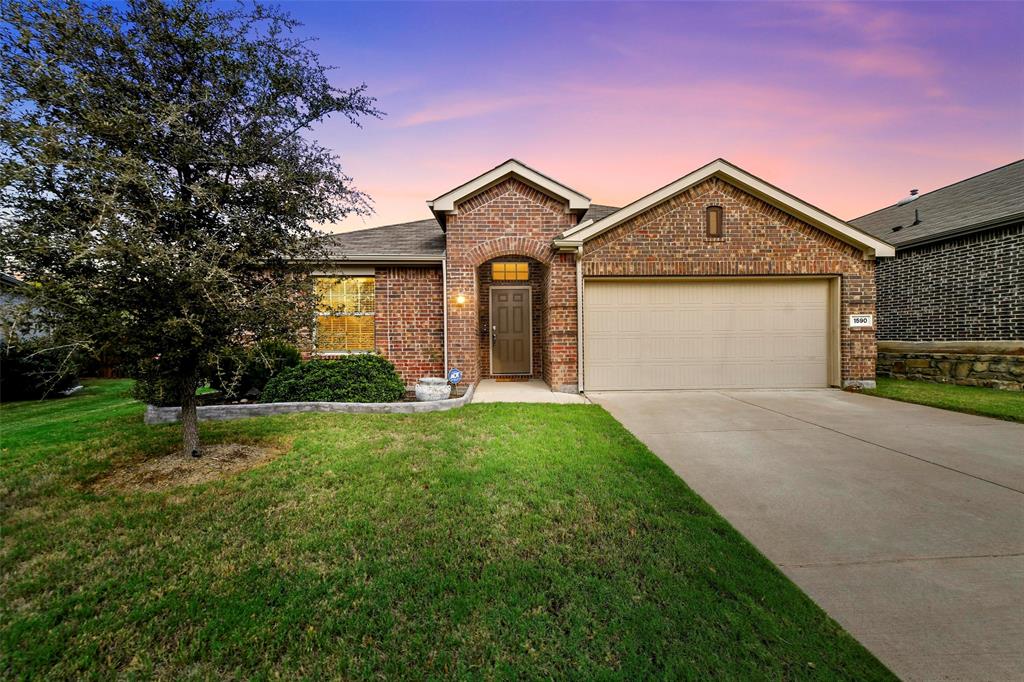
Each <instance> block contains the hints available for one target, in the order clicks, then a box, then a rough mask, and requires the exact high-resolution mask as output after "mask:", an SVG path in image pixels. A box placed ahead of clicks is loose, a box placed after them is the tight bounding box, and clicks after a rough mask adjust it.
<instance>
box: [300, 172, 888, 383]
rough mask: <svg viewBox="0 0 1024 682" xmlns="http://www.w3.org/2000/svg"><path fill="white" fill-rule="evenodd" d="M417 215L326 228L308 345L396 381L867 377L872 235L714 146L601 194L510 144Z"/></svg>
mask: <svg viewBox="0 0 1024 682" xmlns="http://www.w3.org/2000/svg"><path fill="white" fill-rule="evenodd" d="M427 203H428V206H429V208H430V210H431V212H432V213H433V218H431V219H429V220H419V221H415V222H410V223H402V224H398V225H388V226H384V227H378V228H371V229H366V230H359V231H356V232H348V233H342V234H336V235H332V236H331V237H330V239H329V252H328V260H327V262H325V263H324V265H323V267H322V270H321V271H320V272H319V273H318V274H319V275H321V276H322V278H323V279H322V280H321V291H322V292H324V296H325V308H324V311H323V313H322V314H321V316H320V317H319V321H318V325H317V331H316V333H315V335H314V336H315V350H316V352H318V353H321V354H324V355H328V356H329V355H331V354H336V353H347V352H365V351H376V352H379V353H381V354H383V355H385V356H386V357H388V358H390V359H391V360H392V361H393V362H394V363H395V365H396V367H397V368H398V371H399V372H400V373H401V375H402V377H403V378H404V379H405V381H406V383H407V384H413V383H415V381H416V379H417V378H419V377H421V376H442V375H444V374H445V372H446V371H447V370H448V369H449V368H451V367H458V368H460V369H461V370H462V371H463V373H464V376H465V378H466V380H467V381H469V382H476V381H478V380H480V379H481V378H487V377H494V376H506V375H507V376H532V377H536V378H541V379H543V380H544V381H545V382H546V383H547V384H548V385H550V386H551V387H552V388H553V389H554V390H559V391H570V392H575V391H582V390H584V389H587V390H628V389H635V390H640V389H681V388H749V387H814V386H846V385H856V384H867V385H870V384H873V382H874V377H875V356H876V349H875V332H874V329H873V327H871V326H863V325H851V324H850V323H851V319H850V318H851V316H861V315H874V314H875V288H874V267H875V257H876V256H891V255H892V254H893V249H892V247H891V246H890V245H889V244H887V243H886V242H885V241H884V240H881V239H877V238H876V237H873V236H871V235H869V234H867V233H865V232H863V231H860V230H858V229H856V228H854V227H852V226H851V225H849V224H848V223H845V222H843V221H841V220H839V219H837V218H835V217H833V216H831V215H829V214H827V213H825V212H823V211H821V210H820V209H817V208H815V207H813V206H811V205H809V204H807V203H805V202H803V201H801V200H799V199H797V198H796V197H794V196H792V195H790V194H787V193H785V192H783V191H782V190H779V189H778V188H776V187H773V186H772V185H769V184H768V183H766V182H764V181H763V180H760V179H758V178H756V177H754V176H752V175H750V174H749V173H746V172H745V171H743V170H741V169H739V168H737V167H736V166H733V165H731V164H729V163H727V162H725V161H722V160H717V161H713V162H712V163H710V164H708V165H706V166H704V167H702V168H699V169H697V170H696V171H693V172H692V173H689V174H687V175H685V176H683V177H682V178H680V179H679V180H677V181H675V182H673V183H671V184H669V185H666V186H665V187H662V188H661V189H659V190H656V191H655V192H653V193H651V194H648V195H646V196H644V197H642V198H640V199H638V200H637V201H635V202H633V203H631V204H629V205H628V206H625V207H622V208H617V207H611V206H602V205H597V204H592V203H591V201H590V199H589V198H588V197H586V196H584V195H583V194H580V193H579V192H577V191H576V190H574V189H572V188H570V187H568V186H566V185H563V184H561V183H559V182H557V181H555V180H553V179H552V178H550V177H548V176H545V175H543V174H542V173H539V172H537V171H536V170H534V169H532V168H530V167H528V166H526V165H525V164H522V163H520V162H518V161H515V160H510V161H507V162H505V163H503V164H501V165H500V166H497V167H496V168H494V169H492V170H490V171H488V172H486V173H484V174H483V175H480V176H478V177H476V178H473V179H472V180H470V181H469V182H466V183H465V184H463V185H460V186H459V187H456V188H455V189H453V190H451V191H449V192H446V193H445V194H442V195H441V196H439V197H438V198H436V199H434V200H433V201H429V202H427Z"/></svg>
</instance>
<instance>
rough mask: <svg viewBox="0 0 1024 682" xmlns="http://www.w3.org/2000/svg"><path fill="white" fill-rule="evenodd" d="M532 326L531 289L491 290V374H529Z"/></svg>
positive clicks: (509, 288) (495, 288)
mask: <svg viewBox="0 0 1024 682" xmlns="http://www.w3.org/2000/svg"><path fill="white" fill-rule="evenodd" d="M532 342H533V326H532V315H531V310H530V287H493V286H492V287H491V374H529V373H530V370H531V368H532V366H533V359H532V353H533V348H532Z"/></svg>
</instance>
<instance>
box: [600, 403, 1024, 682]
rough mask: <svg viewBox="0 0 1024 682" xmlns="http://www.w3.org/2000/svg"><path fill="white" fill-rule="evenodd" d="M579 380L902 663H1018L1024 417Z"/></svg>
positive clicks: (908, 666) (989, 671) (989, 673)
mask: <svg viewBox="0 0 1024 682" xmlns="http://www.w3.org/2000/svg"><path fill="white" fill-rule="evenodd" d="M588 396H589V398H590V399H591V400H592V401H594V402H596V403H598V404H600V405H602V406H603V407H604V408H605V409H607V410H608V411H609V412H611V413H612V414H613V415H614V416H615V417H616V418H617V419H618V420H619V421H620V422H622V423H623V424H624V425H625V426H626V427H628V428H629V429H630V430H631V431H632V432H633V433H635V434H636V435H637V436H638V437H639V438H640V439H641V440H642V441H644V442H645V443H646V444H647V445H648V447H650V448H651V450H653V451H654V452H655V453H657V454H658V456H660V457H661V458H662V459H663V460H664V461H665V462H666V463H667V464H668V465H669V466H670V467H672V469H674V470H675V472H676V473H677V474H679V476H681V477H682V478H683V480H685V481H686V482H687V483H688V484H689V485H690V486H691V487H692V488H693V489H694V490H696V491H697V492H698V493H699V494H700V495H701V496H703V497H704V499H705V500H707V501H708V502H709V503H711V505H713V506H714V507H715V508H716V509H717V510H718V511H719V512H720V513H721V514H722V515H723V516H725V517H726V518H727V519H728V520H729V521H730V522H731V523H732V524H733V525H734V526H735V527H736V528H737V529H739V531H740V532H742V533H743V534H744V535H745V536H746V537H747V538H748V539H750V541H751V542H753V543H754V544H755V545H756V546H757V547H758V548H759V549H760V550H761V551H762V552H763V553H764V554H765V555H766V556H767V557H768V558H769V559H770V560H771V561H773V562H775V563H776V564H777V565H778V566H779V567H780V568H781V569H782V570H783V571H784V572H785V573H786V574H787V575H788V576H789V577H790V578H791V579H792V580H793V581H794V582H796V583H797V584H798V585H799V586H800V587H801V588H802V589H803V590H804V591H805V592H807V594H809V595H810V596H811V597H812V598H813V599H814V600H815V601H816V602H817V603H818V604H820V605H821V606H822V608H824V609H825V610H826V611H827V612H828V613H829V615H831V616H832V617H833V618H835V619H836V620H837V621H838V622H839V623H841V624H842V625H843V626H844V627H845V628H846V629H847V630H848V631H849V632H850V633H851V634H853V635H854V636H855V637H856V638H857V639H859V640H860V641H861V642H863V643H864V645H865V646H867V647H868V648H869V649H870V650H871V651H872V652H874V653H875V655H876V656H878V657H879V658H880V659H881V660H882V661H883V662H884V663H885V664H886V665H888V666H889V667H890V668H891V669H892V670H893V671H894V672H895V673H896V674H897V675H899V676H900V677H902V678H905V679H912V680H940V679H963V680H1011V679H1014V680H1017V679H1024V425H1021V424H1012V423H1008V422H1002V421H997V420H994V419H987V418H984V417H974V416H971V415H965V414H959V413H956V412H948V411H945V410H938V409H934V408H929V407H923V406H920V405H910V404H907V403H899V402H895V401H890V400H885V399H882V398H872V397H869V396H863V395H856V394H851V393H843V392H841V391H835V390H806V391H801V390H795V391H685V392H684V391H680V392H649V393H646V392H645V393H632V392H630V393H589V394H588ZM1021 399H1022V400H1024V396H1022V397H1021Z"/></svg>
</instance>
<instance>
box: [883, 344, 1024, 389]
mask: <svg viewBox="0 0 1024 682" xmlns="http://www.w3.org/2000/svg"><path fill="white" fill-rule="evenodd" d="M878 376H883V377H894V378H897V379H915V380H918V381H933V382H936V383H943V384H961V385H964V386H986V387H989V388H1001V389H1005V390H1010V391H1020V390H1022V389H1024V341H1016V342H985V341H978V342H969V341H967V342H945V343H943V342H937V343H930V342H893V341H880V342H879V344H878Z"/></svg>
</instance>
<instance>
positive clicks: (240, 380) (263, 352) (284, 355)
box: [206, 341, 302, 398]
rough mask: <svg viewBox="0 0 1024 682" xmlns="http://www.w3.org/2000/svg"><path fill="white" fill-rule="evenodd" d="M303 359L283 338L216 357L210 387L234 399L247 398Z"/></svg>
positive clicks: (212, 363)
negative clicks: (279, 373) (272, 378)
mask: <svg viewBox="0 0 1024 682" xmlns="http://www.w3.org/2000/svg"><path fill="white" fill-rule="evenodd" d="M301 362H302V355H301V354H300V353H299V349H298V348H296V347H295V346H292V345H291V344H287V343H284V342H283V341H264V342H263V343H259V344H257V345H255V346H253V347H252V348H248V349H243V348H235V349H232V350H230V351H228V352H226V353H224V354H222V355H220V356H218V357H216V358H215V359H214V360H213V361H212V362H211V363H210V366H209V368H208V369H207V371H206V374H207V377H208V378H209V381H210V388H213V389H214V390H217V391H221V392H222V393H224V395H226V396H228V397H231V398H244V397H247V396H251V395H253V394H257V393H260V392H262V391H263V387H264V386H266V385H267V382H268V381H270V378H271V377H273V376H274V375H275V374H277V373H278V372H280V371H281V370H283V369H287V368H288V367H297V366H298V365H299V364H301Z"/></svg>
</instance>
